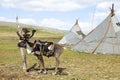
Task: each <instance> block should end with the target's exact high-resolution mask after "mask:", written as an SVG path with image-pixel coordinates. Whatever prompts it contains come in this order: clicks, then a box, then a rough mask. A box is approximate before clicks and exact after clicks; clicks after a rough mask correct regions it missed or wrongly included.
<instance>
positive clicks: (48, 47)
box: [43, 42, 54, 57]
mask: <svg viewBox="0 0 120 80" xmlns="http://www.w3.org/2000/svg"><path fill="white" fill-rule="evenodd" d="M43 55H45V56H47V57H50V56H53V55H54V44H53V42H52V43H51V42H47V43H46V44H45V46H44V53H43Z"/></svg>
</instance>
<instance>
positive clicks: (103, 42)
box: [72, 4, 120, 54]
mask: <svg viewBox="0 0 120 80" xmlns="http://www.w3.org/2000/svg"><path fill="white" fill-rule="evenodd" d="M118 23H119V21H118V20H117V18H116V16H115V13H114V4H113V5H112V9H111V13H110V14H109V15H108V17H106V19H105V20H104V21H103V22H101V24H99V25H98V26H97V27H96V28H95V29H94V30H92V31H91V32H90V33H89V34H88V35H86V37H85V38H84V39H83V40H81V41H80V42H78V44H76V45H75V46H74V47H73V48H72V50H75V51H80V52H87V53H102V54H120V26H119V25H117V24H118Z"/></svg>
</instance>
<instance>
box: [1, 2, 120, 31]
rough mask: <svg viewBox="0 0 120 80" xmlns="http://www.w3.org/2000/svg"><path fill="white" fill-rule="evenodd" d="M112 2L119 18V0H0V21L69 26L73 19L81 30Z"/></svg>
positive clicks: (92, 23)
mask: <svg viewBox="0 0 120 80" xmlns="http://www.w3.org/2000/svg"><path fill="white" fill-rule="evenodd" d="M112 3H114V5H115V13H116V16H117V17H118V19H119V20H120V0H0V21H11V22H15V18H16V16H18V17H19V22H21V23H25V24H32V25H39V26H45V27H52V28H57V29H62V30H69V29H70V28H71V27H72V26H73V24H74V23H75V21H76V19H79V25H80V27H81V29H82V30H83V31H90V30H91V29H93V28H94V27H96V25H98V24H99V23H100V22H101V21H102V20H103V19H105V18H106V17H107V16H108V15H109V13H110V7H111V5H112Z"/></svg>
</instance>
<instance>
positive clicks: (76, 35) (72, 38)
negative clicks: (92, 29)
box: [58, 20, 85, 45]
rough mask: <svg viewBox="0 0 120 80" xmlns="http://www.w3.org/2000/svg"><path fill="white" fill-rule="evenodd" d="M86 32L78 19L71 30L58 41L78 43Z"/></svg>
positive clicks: (60, 42) (61, 42) (70, 43)
mask: <svg viewBox="0 0 120 80" xmlns="http://www.w3.org/2000/svg"><path fill="white" fill-rule="evenodd" d="M84 36H85V34H83V32H82V31H81V28H80V26H79V24H78V20H76V23H75V25H74V26H73V27H72V28H71V30H70V31H69V32H68V33H67V34H66V35H65V36H64V37H63V38H62V39H61V40H60V41H59V42H58V44H69V45H72V44H76V43H77V42H78V41H80V40H81V39H82V38H83V37H84Z"/></svg>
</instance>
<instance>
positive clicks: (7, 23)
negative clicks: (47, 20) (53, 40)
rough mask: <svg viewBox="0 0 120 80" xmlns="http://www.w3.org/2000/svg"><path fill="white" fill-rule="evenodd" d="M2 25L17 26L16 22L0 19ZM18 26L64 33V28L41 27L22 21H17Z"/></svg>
mask: <svg viewBox="0 0 120 80" xmlns="http://www.w3.org/2000/svg"><path fill="white" fill-rule="evenodd" d="M1 26H3V27H5V26H8V27H17V23H16V22H5V21H0V27H1ZM19 26H20V27H28V28H36V29H41V30H43V31H48V32H52V33H54V32H55V33H56V32H57V33H63V34H64V33H66V32H67V31H66V30H59V29H55V28H49V27H42V26H34V25H28V24H23V23H19Z"/></svg>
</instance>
